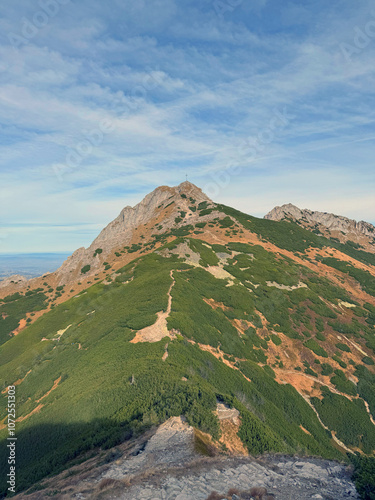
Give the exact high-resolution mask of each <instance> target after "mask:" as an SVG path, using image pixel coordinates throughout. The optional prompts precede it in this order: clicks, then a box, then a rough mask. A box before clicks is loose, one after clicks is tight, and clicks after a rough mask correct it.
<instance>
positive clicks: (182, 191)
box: [57, 181, 213, 284]
mask: <svg viewBox="0 0 375 500" xmlns="http://www.w3.org/2000/svg"><path fill="white" fill-rule="evenodd" d="M202 202H206V203H207V204H210V205H211V204H213V202H212V201H211V199H210V198H209V197H208V196H206V195H205V194H204V193H203V192H202V190H201V189H199V188H198V187H197V186H195V185H194V184H192V183H190V182H187V181H185V182H183V183H181V184H180V185H178V186H175V187H169V186H160V187H158V188H156V189H155V190H154V191H152V192H151V193H149V194H148V195H147V196H146V197H145V198H144V199H143V200H142V201H141V202H140V203H138V204H137V205H136V206H135V207H130V206H126V207H125V208H124V209H123V210H121V212H120V214H119V215H118V217H116V218H115V219H114V220H113V221H112V222H110V223H109V224H108V225H107V226H106V227H105V228H104V229H103V230H102V231H101V232H100V234H99V235H98V237H97V238H95V240H94V241H93V242H92V244H91V245H90V246H89V247H88V248H84V247H81V248H79V249H78V250H76V251H75V252H74V253H73V254H72V255H71V256H70V257H69V258H68V259H67V260H66V261H65V262H64V263H63V265H62V266H61V267H60V268H59V269H58V270H57V274H58V276H59V283H61V284H63V283H68V282H71V281H73V280H74V279H75V278H77V276H78V275H79V274H80V270H81V268H82V267H83V266H90V269H89V271H87V276H89V275H90V274H94V273H95V272H96V271H97V270H98V269H99V268H100V267H101V266H102V264H103V262H104V261H105V260H106V258H107V256H108V255H109V254H111V253H113V252H114V251H116V250H118V249H119V248H120V247H123V246H125V245H129V244H131V243H132V242H134V240H133V237H135V233H136V231H138V233H139V234H138V237H139V235H140V234H141V231H142V230H144V231H145V232H147V230H151V229H152V232H153V233H155V234H158V233H159V232H165V231H166V230H167V229H170V228H171V227H172V226H176V224H177V226H178V225H179V223H178V222H177V223H176V218H177V217H179V218H181V221H180V224H187V223H189V224H191V223H192V222H194V221H195V220H198V218H199V215H198V214H197V213H195V212H193V211H192V210H191V205H192V204H193V203H194V204H199V203H202ZM181 213H182V215H183V216H182V217H181ZM161 221H162V227H158V226H159V224H158V222H161Z"/></svg>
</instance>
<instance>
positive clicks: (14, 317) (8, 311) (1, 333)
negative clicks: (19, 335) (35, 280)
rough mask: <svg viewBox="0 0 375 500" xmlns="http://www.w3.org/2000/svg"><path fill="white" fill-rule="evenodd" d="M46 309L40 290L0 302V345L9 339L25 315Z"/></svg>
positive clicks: (13, 296) (45, 302) (10, 296)
mask: <svg viewBox="0 0 375 500" xmlns="http://www.w3.org/2000/svg"><path fill="white" fill-rule="evenodd" d="M46 308H47V296H46V295H45V294H44V293H42V292H41V289H40V288H38V289H35V290H29V291H28V292H27V293H26V294H25V295H20V294H19V293H15V294H13V295H8V297H5V298H4V299H2V300H0V345H1V344H4V342H7V341H8V340H9V339H10V338H11V332H12V331H13V330H15V329H16V328H17V327H18V325H19V322H20V320H21V319H23V318H25V316H26V313H30V312H33V311H41V310H42V309H46Z"/></svg>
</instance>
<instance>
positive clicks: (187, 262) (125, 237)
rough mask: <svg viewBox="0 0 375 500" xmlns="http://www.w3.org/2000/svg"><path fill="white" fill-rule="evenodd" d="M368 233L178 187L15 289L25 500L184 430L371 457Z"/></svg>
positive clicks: (372, 316)
mask: <svg viewBox="0 0 375 500" xmlns="http://www.w3.org/2000/svg"><path fill="white" fill-rule="evenodd" d="M270 219H277V220H270ZM371 227H372V226H371V225H370V224H367V223H355V222H354V221H350V220H349V219H346V218H343V217H340V216H334V215H332V214H320V213H318V212H310V211H307V210H300V209H298V208H297V207H294V206H292V205H286V206H283V207H276V209H274V210H273V211H271V212H270V214H268V215H267V216H266V218H264V219H258V218H256V217H252V216H251V215H247V214H244V213H242V212H239V211H238V210H235V209H233V208H231V207H227V206H225V205H222V204H217V203H215V202H213V201H212V200H210V199H209V198H208V197H207V196H206V195H205V194H204V193H203V192H202V191H201V190H200V189H199V188H198V187H196V186H194V185H193V184H191V183H189V182H184V183H182V184H180V185H179V186H176V187H167V186H162V187H159V188H157V189H156V190H155V191H153V192H152V193H150V194H149V195H147V196H146V197H145V199H144V200H143V201H141V202H140V203H139V204H138V205H136V206H135V207H134V208H132V207H126V208H124V210H123V211H122V212H121V213H120V215H119V216H118V217H117V218H116V219H115V220H114V221H113V222H111V223H110V224H109V225H108V226H107V227H106V228H105V229H103V231H102V232H101V233H100V235H99V236H98V237H97V238H96V239H95V241H94V242H93V243H92V245H90V247H89V248H87V249H85V248H80V249H78V250H77V251H76V252H74V253H73V255H72V256H70V257H69V258H68V259H67V260H66V261H65V262H64V263H63V264H62V266H61V267H60V268H59V269H58V270H57V271H55V272H53V273H51V274H45V275H43V276H41V277H38V278H33V279H31V280H28V281H26V282H25V281H23V280H22V279H13V280H12V279H10V280H8V281H7V282H4V283H3V284H2V286H1V285H0V344H1V345H0V380H1V381H2V388H1V389H2V390H3V391H5V392H6V390H7V387H8V386H9V385H11V384H12V385H16V390H17V398H18V399H17V401H18V403H17V405H18V406H17V433H18V440H19V441H18V442H21V443H22V450H23V452H22V454H20V455H19V458H18V460H19V462H18V470H19V472H18V487H19V489H20V490H22V489H26V488H28V487H31V486H32V485H34V488H35V483H38V482H40V481H43V478H45V477H46V476H47V475H48V474H51V473H56V472H61V470H63V469H64V468H68V467H70V466H72V464H74V463H75V462H77V461H80V460H81V461H83V460H85V459H87V458H89V457H90V456H92V453H94V454H96V455H97V454H100V453H102V451H103V450H104V449H109V448H112V447H114V446H116V445H118V444H120V443H124V442H125V441H127V440H131V439H133V438H134V437H137V436H139V435H140V434H142V433H143V432H145V431H146V430H147V429H149V428H150V427H152V426H155V425H159V424H161V423H162V422H164V421H166V420H167V419H168V418H170V417H178V416H182V417H183V418H184V419H186V420H187V422H188V424H189V425H190V426H192V427H193V428H194V429H195V431H194V432H198V433H203V434H204V436H205V438H204V440H206V441H205V442H206V445H207V443H209V447H211V446H212V447H213V448H214V449H216V450H217V452H218V453H223V454H225V453H240V454H246V453H252V454H261V453H265V452H279V453H286V454H300V455H314V456H320V457H324V458H329V459H339V460H344V461H345V460H348V458H347V454H349V456H352V455H354V454H355V453H358V454H362V456H371V455H373V453H374V450H375V425H374V418H375V393H374V390H373V388H374V383H375V369H374V366H375V364H374V352H375V335H374V334H375V329H374V326H375V253H374V244H373V243H374V242H373V237H372V229H371ZM12 281H13V283H12ZM5 392H4V393H5ZM0 404H1V405H2V406H0V412H1V413H0V437H1V438H3V439H5V438H6V437H7V429H6V425H5V417H6V414H5V398H3V400H2V401H1V403H0ZM223 408H224V410H223ZM221 410H222V411H225V412H228V414H230V415H232V416H233V415H235V418H234V419H232V420H230V422H229V420H228V419H225V418H222V419H219V418H218V415H219V412H220V411H221ZM203 434H199V436H202V435H203ZM200 439H201V438H200ZM202 439H203V438H202ZM20 446H21V445H20ZM199 446H200V445H199ZM207 446H208V445H207ZM207 446H206V447H204V446H203V448H204V449H207ZM209 449H211V448H209ZM93 450H94V451H93ZM1 453H2V452H0V464H1V460H5V458H6V456H5V455H4V454H3V455H1ZM90 453H91V455H90ZM114 453H115V452H114ZM36 487H37V488H43V484H42V485H41V484H38V485H37V486H36ZM1 491H2V492H3V493H4V494H5V493H6V490H5V489H3V490H0V492H1ZM50 493H51V495H52V490H51V491H49V492H48V496H50ZM43 494H46V492H44V493H43ZM35 495H36V493H35ZM35 498H43V496H41V497H37V496H35ZM98 498H99V497H98ZM119 498H120V497H119ZM121 498H125V497H121Z"/></svg>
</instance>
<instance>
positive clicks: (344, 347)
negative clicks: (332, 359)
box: [336, 342, 352, 352]
mask: <svg viewBox="0 0 375 500" xmlns="http://www.w3.org/2000/svg"><path fill="white" fill-rule="evenodd" d="M336 347H337V349H340V351H344V352H352V351H351V350H350V347H349V346H348V345H346V344H342V343H340V342H339V343H338V344H336Z"/></svg>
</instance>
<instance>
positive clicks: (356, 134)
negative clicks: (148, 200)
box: [0, 0, 375, 253]
mask: <svg viewBox="0 0 375 500" xmlns="http://www.w3.org/2000/svg"><path fill="white" fill-rule="evenodd" d="M0 16H1V17H0V32H1V34H2V35H1V38H0V69H1V72H0V120H1V121H0V132H1V133H0V253H12V252H49V251H50V252H65V251H67V252H70V251H73V250H74V249H76V248H78V247H80V246H87V245H89V244H90V242H91V241H92V240H93V239H94V237H95V236H96V235H97V233H98V232H99V231H100V229H101V228H102V227H103V226H105V225H106V224H107V223H108V222H109V221H110V220H112V219H113V218H114V217H116V216H117V215H118V213H119V211H120V210H121V209H122V208H123V206H125V205H134V204H136V203H137V202H138V201H140V200H141V199H142V198H143V196H144V195H145V194H147V193H148V192H149V191H151V190H153V189H154V188H155V187H157V186H158V185H162V184H167V185H176V184H179V183H180V182H182V181H183V180H185V174H186V173H187V174H188V177H189V180H190V181H191V182H194V183H195V184H197V185H198V186H200V187H201V188H203V190H205V191H206V192H207V194H209V195H210V196H211V197H212V198H213V199H214V200H215V201H219V202H223V203H226V204H228V205H231V206H234V207H236V208H239V209H240V210H243V211H245V212H247V213H251V214H253V215H256V216H263V215H264V214H265V213H267V212H268V211H269V210H270V209H271V208H273V207H274V206H275V205H280V204H283V203H288V202H291V203H294V204H296V205H298V206H300V207H301V208H311V209H313V210H322V211H329V212H334V213H338V214H342V215H346V216H348V217H351V218H355V219H358V220H360V219H363V220H367V221H369V222H372V223H375V196H374V180H375V170H374V160H375V155H374V153H375V148H374V140H375V126H374V119H375V116H374V115H375V105H374V104H375V102H374V101H375V99H374V95H375V94H374V90H375V78H374V76H375V65H374V62H373V61H374V56H375V7H374V3H373V2H372V1H366V0H358V1H357V2H355V3H353V2H352V1H349V0H342V1H339V0H332V1H331V2H326V1H323V0H314V1H313V0H304V1H303V2H302V1H287V2H280V1H279V0H242V1H241V0H200V1H195V0H183V1H181V0H180V2H177V1H176V0H137V1H136V2H135V1H134V0H132V1H130V0H108V1H107V2H100V1H99V0H90V1H89V0H80V1H78V0H39V1H30V0H13V1H12V2H11V4H8V5H5V6H3V10H2V13H1V14H0Z"/></svg>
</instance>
